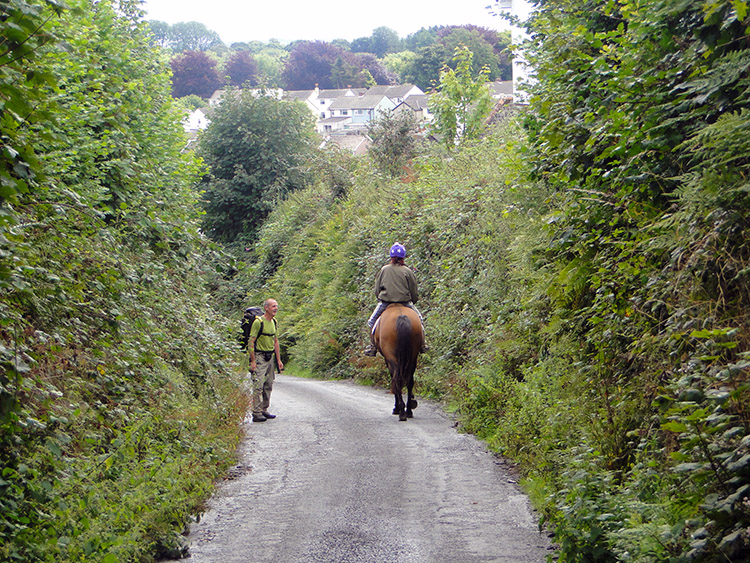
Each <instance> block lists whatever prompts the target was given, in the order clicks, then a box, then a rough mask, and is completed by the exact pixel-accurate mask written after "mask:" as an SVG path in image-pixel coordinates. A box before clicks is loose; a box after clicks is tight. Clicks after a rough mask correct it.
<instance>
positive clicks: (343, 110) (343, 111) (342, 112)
mask: <svg viewBox="0 0 750 563" xmlns="http://www.w3.org/2000/svg"><path fill="white" fill-rule="evenodd" d="M341 115H349V110H346V109H342V110H341Z"/></svg>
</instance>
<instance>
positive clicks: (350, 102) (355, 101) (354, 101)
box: [328, 95, 388, 110]
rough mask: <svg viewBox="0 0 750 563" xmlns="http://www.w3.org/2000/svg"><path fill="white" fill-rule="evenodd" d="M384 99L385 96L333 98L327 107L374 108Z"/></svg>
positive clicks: (332, 108)
mask: <svg viewBox="0 0 750 563" xmlns="http://www.w3.org/2000/svg"><path fill="white" fill-rule="evenodd" d="M384 99H386V100H387V99H388V98H387V97H386V96H383V95H380V96H358V97H356V98H354V97H348V96H347V97H344V98H338V99H336V100H334V102H333V103H332V104H331V106H330V107H329V108H328V109H331V110H334V109H374V108H376V107H378V106H379V105H380V104H381V103H382V102H383V100H384Z"/></svg>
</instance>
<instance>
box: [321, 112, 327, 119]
mask: <svg viewBox="0 0 750 563" xmlns="http://www.w3.org/2000/svg"><path fill="white" fill-rule="evenodd" d="M325 118H326V112H324V111H321V112H320V119H325Z"/></svg>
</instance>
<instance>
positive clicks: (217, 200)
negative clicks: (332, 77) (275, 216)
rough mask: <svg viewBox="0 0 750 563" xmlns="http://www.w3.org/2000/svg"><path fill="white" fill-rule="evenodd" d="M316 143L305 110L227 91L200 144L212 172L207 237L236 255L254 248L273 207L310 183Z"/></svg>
mask: <svg viewBox="0 0 750 563" xmlns="http://www.w3.org/2000/svg"><path fill="white" fill-rule="evenodd" d="M314 142H315V139H314V129H313V123H312V117H311V116H310V111H309V110H308V109H307V108H306V107H305V106H304V105H303V104H301V103H299V102H289V101H284V100H276V99H274V98H271V97H270V96H266V95H259V96H255V95H253V94H252V93H251V92H249V91H246V90H243V91H237V90H230V91H228V92H227V94H226V95H225V96H224V98H223V99H222V103H221V105H220V106H218V107H217V108H216V110H215V111H214V113H213V114H212V116H211V125H210V127H209V128H208V129H207V130H206V132H205V134H204V135H203V137H202V138H201V142H200V154H201V155H202V156H203V158H204V160H205V161H206V163H207V164H208V165H209V166H210V170H211V172H210V174H209V175H208V176H207V177H206V178H205V179H204V184H205V199H204V202H205V210H206V214H205V216H204V219H203V227H204V229H205V231H206V233H208V234H209V235H210V236H211V237H212V238H214V239H215V240H217V241H220V242H223V243H227V244H229V245H230V246H232V247H234V248H235V249H238V250H241V249H242V248H244V245H246V244H247V245H251V246H252V245H253V244H254V239H255V235H256V234H257V231H258V229H259V228H260V226H261V224H262V222H263V220H264V219H265V217H266V216H267V215H268V214H269V213H270V211H271V210H272V209H273V208H274V206H275V205H277V203H278V202H279V201H280V200H281V199H283V198H284V197H285V196H287V195H288V194H289V193H290V192H293V191H295V190H298V189H300V188H302V187H304V186H305V185H306V183H307V182H308V180H309V177H308V173H307V171H306V166H307V165H308V163H309V162H308V161H309V159H310V158H311V155H312V151H313V147H314Z"/></svg>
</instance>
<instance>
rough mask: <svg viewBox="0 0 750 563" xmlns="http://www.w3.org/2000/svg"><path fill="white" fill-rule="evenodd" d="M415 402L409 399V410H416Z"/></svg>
mask: <svg viewBox="0 0 750 563" xmlns="http://www.w3.org/2000/svg"><path fill="white" fill-rule="evenodd" d="M417 405H418V403H417V400H416V399H410V400H409V408H410V409H416V408H417Z"/></svg>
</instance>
